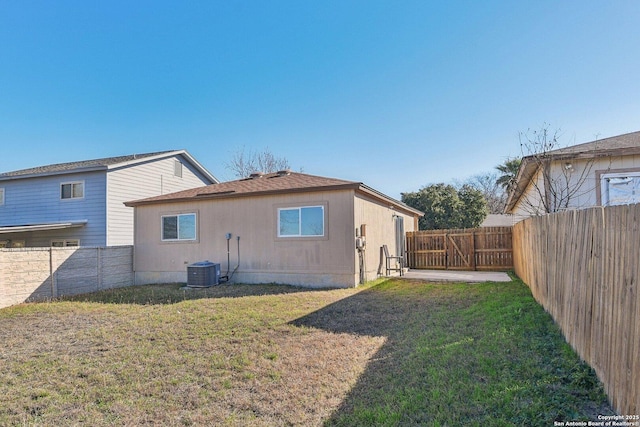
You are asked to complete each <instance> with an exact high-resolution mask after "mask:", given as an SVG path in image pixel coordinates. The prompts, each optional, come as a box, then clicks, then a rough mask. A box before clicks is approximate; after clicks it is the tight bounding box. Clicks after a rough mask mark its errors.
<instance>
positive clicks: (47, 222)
mask: <svg viewBox="0 0 640 427" xmlns="http://www.w3.org/2000/svg"><path fill="white" fill-rule="evenodd" d="M218 182H219V181H218V180H217V179H216V178H215V177H214V176H213V175H212V174H211V173H210V172H209V171H207V170H206V169H205V168H204V167H203V166H202V165H201V164H200V163H198V162H197V161H196V160H195V159H194V158H193V157H192V156H191V155H190V154H189V153H188V152H187V151H185V150H174V151H163V152H156V153H146V154H134V155H128V156H119V157H110V158H104V159H96V160H86V161H80V162H71V163H61V164H55V165H48V166H41V167H35V168H30V169H23V170H18V171H13V172H6V173H1V174H0V247H37V246H117V245H131V244H133V208H129V207H126V206H125V205H124V203H123V202H125V201H129V200H134V199H139V198H145V197H153V196H158V195H162V194H167V193H172V192H176V191H181V190H186V189H189V188H194V187H201V186H202V185H209V184H216V183H218Z"/></svg>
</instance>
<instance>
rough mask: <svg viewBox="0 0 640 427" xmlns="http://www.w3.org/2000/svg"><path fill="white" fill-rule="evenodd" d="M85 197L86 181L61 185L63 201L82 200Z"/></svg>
mask: <svg viewBox="0 0 640 427" xmlns="http://www.w3.org/2000/svg"><path fill="white" fill-rule="evenodd" d="M83 197H84V181H77V182H63V183H62V184H60V198H61V199H62V200H69V199H82V198H83Z"/></svg>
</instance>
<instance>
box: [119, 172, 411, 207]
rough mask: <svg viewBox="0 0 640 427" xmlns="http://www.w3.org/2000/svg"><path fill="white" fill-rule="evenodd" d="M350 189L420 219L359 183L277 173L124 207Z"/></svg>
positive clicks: (181, 192) (146, 200)
mask: <svg viewBox="0 0 640 427" xmlns="http://www.w3.org/2000/svg"><path fill="white" fill-rule="evenodd" d="M344 189H353V190H356V191H361V192H364V193H367V194H369V195H370V196H372V197H375V198H377V199H380V200H384V201H385V202H386V203H389V204H391V205H394V206H397V207H398V208H401V209H403V210H405V211H409V212H411V213H412V214H416V215H423V213H422V212H420V211H418V210H417V209H413V208H411V207H410V206H407V205H405V204H404V203H402V202H399V201H397V200H395V199H393V198H391V197H389V196H387V195H385V194H383V193H380V192H379V191H376V190H374V189H373V188H370V187H367V186H366V185H364V184H363V183H361V182H356V181H346V180H343V179H337V178H327V177H322V176H316V175H308V174H304V173H298V172H290V171H281V172H276V173H269V174H264V175H260V176H255V177H249V178H244V179H238V180H236V181H228V182H221V183H219V184H211V185H207V186H204V187H198V188H192V189H190V190H183V191H179V192H176V193H171V194H164V195H161V196H156V197H149V198H146V199H141V200H133V201H130V202H127V203H125V205H127V206H140V205H147V204H155V203H171V202H181V201H188V200H203V199H209V200H210V199H226V198H232V197H249V196H261V195H268V194H284V193H296V192H309V191H329V190H344Z"/></svg>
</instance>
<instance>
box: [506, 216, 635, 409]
mask: <svg viewBox="0 0 640 427" xmlns="http://www.w3.org/2000/svg"><path fill="white" fill-rule="evenodd" d="M513 239H514V242H513V244H514V264H515V270H516V274H517V275H518V276H519V277H520V278H521V279H522V280H523V281H524V282H525V283H526V284H527V285H528V286H529V287H530V288H531V292H532V294H533V296H534V297H535V299H536V300H537V301H538V302H539V303H540V304H541V305H542V306H543V307H544V308H545V309H546V310H547V311H548V312H549V313H550V314H551V316H553V318H554V319H555V321H556V323H557V324H558V325H559V326H560V328H561V329H562V331H563V333H564V335H565V338H566V339H567V341H568V342H569V343H570V344H571V346H572V347H573V348H574V349H575V350H576V352H577V353H578V354H579V355H580V357H582V358H583V359H584V360H585V361H586V362H587V363H588V364H589V365H591V366H592V367H593V368H594V370H595V371H596V373H597V375H598V377H599V378H600V380H601V381H602V382H603V384H604V387H605V389H606V391H607V394H608V396H609V399H610V400H611V404H612V405H613V406H614V408H615V409H616V411H618V413H620V414H623V415H637V414H639V413H640V297H639V295H640V293H639V292H638V285H639V281H640V204H637V205H629V206H614V207H606V208H601V207H600V208H591V209H585V210H580V211H570V212H563V213H559V214H553V215H547V216H542V217H534V218H530V219H527V220H525V221H522V222H520V223H518V224H516V225H515V226H514V236H513Z"/></svg>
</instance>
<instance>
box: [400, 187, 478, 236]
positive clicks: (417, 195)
mask: <svg viewBox="0 0 640 427" xmlns="http://www.w3.org/2000/svg"><path fill="white" fill-rule="evenodd" d="M402 201H403V202H404V203H406V204H407V205H409V206H411V207H414V208H416V209H419V210H421V211H423V212H424V213H425V215H424V216H423V217H422V218H420V219H419V221H418V224H419V228H420V230H437V229H446V228H473V227H477V226H479V225H480V224H481V223H482V221H483V220H484V218H485V217H486V216H487V203H486V201H485V200H484V197H483V196H482V192H481V191H479V190H477V189H475V188H473V187H472V186H470V185H463V186H462V187H461V188H460V190H456V188H455V187H454V186H453V185H449V184H444V183H440V184H433V185H429V186H427V187H423V188H421V189H420V190H419V191H416V192H411V193H402Z"/></svg>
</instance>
